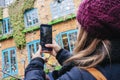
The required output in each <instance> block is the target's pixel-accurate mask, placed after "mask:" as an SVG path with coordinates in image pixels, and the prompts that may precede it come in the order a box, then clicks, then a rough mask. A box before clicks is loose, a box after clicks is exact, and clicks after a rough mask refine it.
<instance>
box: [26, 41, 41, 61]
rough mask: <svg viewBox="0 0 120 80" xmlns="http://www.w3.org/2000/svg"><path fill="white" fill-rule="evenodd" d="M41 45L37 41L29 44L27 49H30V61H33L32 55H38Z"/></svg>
mask: <svg viewBox="0 0 120 80" xmlns="http://www.w3.org/2000/svg"><path fill="white" fill-rule="evenodd" d="M39 44H40V41H39V40H35V41H32V42H29V43H28V44H27V48H28V61H30V60H31V58H32V54H33V53H36V51H37V50H38V49H39Z"/></svg>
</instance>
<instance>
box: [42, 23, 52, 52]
mask: <svg viewBox="0 0 120 80" xmlns="http://www.w3.org/2000/svg"><path fill="white" fill-rule="evenodd" d="M45 44H52V26H51V25H48V24H41V25H40V45H41V46H42V51H52V48H47V47H45Z"/></svg>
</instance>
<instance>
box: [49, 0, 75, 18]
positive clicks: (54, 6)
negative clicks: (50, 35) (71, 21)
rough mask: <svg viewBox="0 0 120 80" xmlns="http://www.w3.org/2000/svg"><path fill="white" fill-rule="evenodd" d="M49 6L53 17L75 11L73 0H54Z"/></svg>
mask: <svg viewBox="0 0 120 80" xmlns="http://www.w3.org/2000/svg"><path fill="white" fill-rule="evenodd" d="M50 8H51V13H52V18H53V19H56V18H59V17H63V16H66V15H68V14H71V13H75V7H74V3H73V0H56V1H54V2H52V3H51V5H50Z"/></svg>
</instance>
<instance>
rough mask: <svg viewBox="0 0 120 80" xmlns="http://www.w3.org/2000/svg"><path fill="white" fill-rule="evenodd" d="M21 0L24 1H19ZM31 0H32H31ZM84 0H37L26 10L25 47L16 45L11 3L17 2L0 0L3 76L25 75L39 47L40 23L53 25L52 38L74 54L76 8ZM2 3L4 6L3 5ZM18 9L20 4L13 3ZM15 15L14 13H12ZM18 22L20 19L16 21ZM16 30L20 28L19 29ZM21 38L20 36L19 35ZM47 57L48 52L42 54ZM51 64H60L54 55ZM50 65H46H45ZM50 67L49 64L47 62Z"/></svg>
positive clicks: (0, 48)
mask: <svg viewBox="0 0 120 80" xmlns="http://www.w3.org/2000/svg"><path fill="white" fill-rule="evenodd" d="M17 1H18V3H22V2H23V1H25V0H23V1H22V0H17ZM28 1H29V0H28ZM80 1H81V0H35V1H34V5H33V7H31V8H29V9H26V10H25V11H24V12H23V15H24V16H23V17H22V18H23V20H24V21H23V23H24V26H23V27H24V30H23V31H22V32H23V33H24V34H25V41H26V43H25V47H24V48H22V49H19V48H17V46H16V43H15V39H14V37H13V33H14V31H15V30H14V29H13V27H12V23H11V22H12V20H11V16H10V15H9V14H10V13H9V6H11V5H13V4H14V3H16V2H15V1H14V0H5V1H3V2H0V4H4V5H5V7H3V8H2V11H1V12H2V18H1V19H0V24H1V25H0V65H2V66H0V69H1V72H0V78H1V79H2V78H6V77H9V76H10V75H13V76H16V75H17V76H20V77H23V76H24V70H25V67H26V66H27V64H28V63H29V62H30V60H31V57H32V53H35V52H36V51H37V50H38V45H39V43H40V30H39V26H40V24H50V25H52V29H53V39H55V40H56V42H57V43H58V44H59V45H60V46H61V47H62V48H65V49H67V50H69V51H70V52H71V53H72V51H73V48H74V44H75V41H76V38H77V29H76V19H75V18H76V11H77V8H78V6H79V4H80ZM4 5H2V6H4ZM14 7H17V8H18V9H19V8H20V6H14ZM13 16H14V14H13ZM16 23H17V22H16ZM16 29H17V28H16ZM19 37H21V36H19ZM43 56H45V57H48V56H49V55H43ZM48 64H49V65H58V63H57V61H55V58H54V57H50V60H49V61H48ZM46 65H47V64H46ZM47 67H50V66H48V65H47Z"/></svg>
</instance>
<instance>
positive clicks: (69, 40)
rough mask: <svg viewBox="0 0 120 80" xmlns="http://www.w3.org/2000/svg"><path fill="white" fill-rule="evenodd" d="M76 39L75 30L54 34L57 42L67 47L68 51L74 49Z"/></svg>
mask: <svg viewBox="0 0 120 80" xmlns="http://www.w3.org/2000/svg"><path fill="white" fill-rule="evenodd" d="M76 39H77V30H70V31H67V32H62V33H59V34H58V35H57V36H56V41H57V43H58V44H59V45H60V46H61V47H62V48H64V49H67V50H69V51H70V52H72V51H73V49H74V45H75V41H76Z"/></svg>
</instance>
